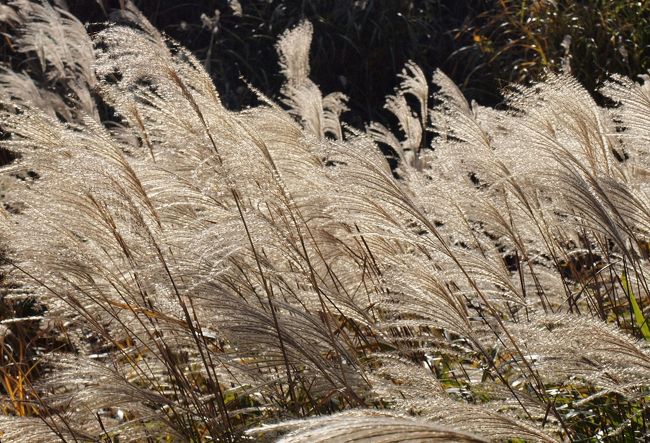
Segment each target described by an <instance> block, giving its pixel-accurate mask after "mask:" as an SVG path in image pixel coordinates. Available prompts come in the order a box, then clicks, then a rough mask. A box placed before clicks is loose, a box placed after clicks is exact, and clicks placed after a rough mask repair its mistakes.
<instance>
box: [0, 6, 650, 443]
mask: <svg viewBox="0 0 650 443" xmlns="http://www.w3.org/2000/svg"><path fill="white" fill-rule="evenodd" d="M6 8H9V9H5V8H3V9H2V10H3V11H5V12H6V11H10V12H11V14H7V16H6V18H7V17H8V18H7V20H10V23H11V25H12V27H13V29H14V31H13V32H14V34H13V35H15V36H18V37H16V39H15V41H16V44H17V45H19V50H20V51H23V52H25V53H26V54H27V55H30V56H33V57H35V58H33V59H32V61H33V62H34V61H36V60H37V61H38V63H37V64H30V65H27V66H28V69H26V71H25V72H16V71H13V70H11V69H9V68H5V69H4V70H3V71H2V74H1V75H0V85H2V88H1V89H0V98H1V101H2V114H1V117H0V124H1V127H2V130H3V132H4V133H5V134H6V137H5V138H4V139H3V140H2V142H1V146H2V147H3V148H4V149H7V150H9V151H11V152H12V153H14V155H15V156H16V159H15V160H14V161H13V163H11V164H10V165H8V166H7V167H5V168H4V169H3V171H2V186H3V187H4V189H6V192H5V196H4V200H3V208H4V209H3V211H2V217H1V218H0V220H1V223H2V232H3V241H4V243H5V250H6V260H5V263H4V264H3V268H4V271H5V274H6V276H5V278H4V279H3V302H4V303H5V305H7V306H12V307H14V308H15V307H16V306H18V304H19V303H23V302H25V301H29V303H35V304H36V305H38V306H39V307H40V309H41V311H42V312H41V314H42V315H39V316H38V317H37V318H34V317H27V318H24V317H21V316H20V314H19V311H18V310H16V309H13V310H9V311H8V313H7V314H5V313H3V319H2V321H1V323H0V325H1V327H0V334H2V335H1V336H0V345H2V348H1V349H2V358H3V366H2V370H1V372H2V374H1V375H2V376H3V384H2V386H1V388H2V398H1V401H2V412H3V415H0V432H1V433H2V440H3V441H7V442H10V441H25V442H27V441H29V442H34V441H43V442H49V441H53V440H57V439H59V440H63V441H118V440H119V441H120V442H123V441H197V442H198V441H227V442H234V441H245V440H264V439H266V440H272V439H276V438H282V439H284V440H283V441H291V442H294V441H384V442H391V441H403V440H409V439H410V440H411V441H421V440H425V441H486V440H491V441H507V440H516V439H518V440H524V441H549V442H550V441H562V440H580V439H587V438H599V439H610V440H617V439H618V440H627V441H629V440H633V439H643V438H644V436H646V434H647V432H648V430H647V425H646V423H647V419H648V418H650V417H648V411H647V409H646V400H647V399H648V397H649V395H650V393H649V392H648V387H649V386H650V352H649V350H648V347H647V345H646V340H648V339H650V332H649V331H650V329H648V327H647V325H646V323H645V318H647V315H648V306H649V302H650V297H649V295H650V294H649V292H648V290H649V289H648V283H647V279H646V278H645V275H646V273H647V272H649V271H650V269H649V268H648V253H649V246H648V245H649V244H650V243H649V241H650V237H649V235H650V204H649V203H650V200H649V197H650V195H649V189H648V184H647V183H648V176H649V173H650V171H649V166H650V163H649V157H648V153H649V151H648V141H649V140H650V132H649V129H648V128H649V127H650V126H649V125H648V124H647V123H648V120H650V84H648V83H647V82H646V83H643V84H637V83H635V82H633V81H631V80H629V79H626V78H623V77H615V78H612V80H611V81H610V83H609V84H608V85H607V86H605V87H604V88H603V90H602V91H600V92H601V93H602V94H604V95H606V96H608V97H610V98H611V101H612V103H614V104H615V105H614V106H613V107H612V108H610V109H604V108H601V107H598V106H597V105H596V103H595V102H594V101H593V99H592V98H591V96H590V95H589V93H588V92H587V91H585V90H584V89H583V88H582V87H581V86H580V85H579V84H577V83H576V82H575V81H574V80H573V79H572V78H571V77H569V76H568V75H559V76H549V77H548V78H547V79H546V81H545V82H543V83H539V84H536V85H534V86H532V87H519V86H513V87H512V88H511V89H510V90H509V91H508V106H506V107H505V108H504V109H503V110H498V111H497V110H494V109H491V108H483V107H480V106H477V105H476V104H469V103H468V102H467V101H466V100H465V98H464V97H463V95H462V94H461V93H460V91H459V89H458V88H457V87H456V86H455V85H454V84H453V83H452V82H451V81H450V80H449V79H448V78H447V77H446V76H445V75H444V74H442V73H441V72H436V73H435V74H434V75H433V79H432V80H433V84H435V85H436V87H437V88H438V89H437V91H436V92H435V93H431V92H430V91H429V85H428V82H427V77H426V75H425V74H424V73H423V72H422V71H421V69H420V68H419V67H418V66H416V65H415V64H413V63H409V64H407V65H406V67H405V69H404V72H403V74H402V76H401V78H402V81H403V82H402V85H401V86H400V88H398V90H397V91H396V92H395V95H394V96H391V97H389V98H388V100H387V105H386V108H387V109H388V110H389V111H391V112H392V113H394V114H395V116H396V118H397V120H398V121H399V123H400V131H399V133H396V134H395V133H391V132H390V131H389V130H388V129H386V128H385V127H383V126H381V125H379V124H373V125H370V126H369V127H368V128H367V130H366V131H360V130H356V129H353V128H351V127H348V126H346V125H345V124H341V122H340V121H339V115H340V112H341V110H342V109H343V108H344V106H345V97H344V96H343V95H342V94H330V95H327V96H323V95H322V94H321V92H320V90H319V88H318V86H317V85H316V84H315V83H313V82H312V81H311V80H309V60H308V54H309V45H310V39H311V35H312V32H313V31H312V27H311V25H310V24H309V23H307V22H304V23H302V24H301V25H299V26H298V27H296V28H294V29H292V30H289V31H287V32H286V33H285V34H284V35H283V36H282V37H281V39H280V41H279V42H278V44H277V49H278V52H279V55H280V60H281V62H282V66H281V70H282V72H283V73H284V75H285V76H286V84H285V86H284V88H283V89H282V94H283V103H282V104H283V106H285V108H286V109H285V108H282V107H280V106H279V105H278V104H275V103H273V102H271V101H270V100H268V99H266V98H265V97H263V96H260V97H259V100H260V103H261V105H259V106H257V107H255V108H250V109H246V110H244V111H241V112H232V111H229V110H227V109H226V108H224V107H223V106H222V104H221V102H220V99H219V94H218V93H217V90H216V89H215V87H214V85H213V84H212V82H211V80H210V77H209V75H208V74H207V73H206V72H205V71H204V69H203V67H202V65H201V63H199V62H198V61H197V60H196V59H195V58H194V56H193V55H192V54H190V53H189V52H188V51H186V50H185V49H183V48H182V47H179V46H178V45H177V44H176V43H174V42H173V41H170V40H169V39H167V38H165V37H164V36H162V35H161V34H159V33H158V32H157V31H156V30H155V29H154V28H153V27H152V26H151V25H150V24H149V23H148V22H147V21H146V20H145V19H144V18H143V16H142V15H141V14H140V13H139V12H138V11H137V10H136V9H135V8H133V7H132V6H129V5H127V6H126V7H125V9H124V11H123V15H124V17H123V19H124V20H128V22H129V23H130V25H128V26H127V25H122V26H117V25H110V24H109V25H106V26H105V28H104V29H103V30H102V31H100V32H98V33H96V34H94V35H93V36H92V37H89V36H88V35H87V34H86V33H85V31H84V29H83V26H81V25H80V24H79V23H78V22H77V21H76V20H75V19H74V18H72V17H71V16H70V15H68V14H66V13H65V12H63V11H61V10H58V9H56V8H53V7H51V6H49V5H48V4H46V3H43V4H41V3H36V2H31V1H28V0H15V1H13V2H10V3H9V5H8V6H7V7H6ZM106 114H110V115H111V116H112V118H111V120H110V121H106V119H105V118H102V117H101V116H102V115H106ZM427 134H429V135H430V136H431V137H427ZM429 138H433V141H432V143H430V144H429V143H428V142H427V140H428V139H429ZM379 146H382V147H383V148H384V149H385V150H386V149H387V150H388V151H390V152H392V154H391V155H393V156H394V157H395V161H396V162H397V168H396V169H391V168H390V167H389V164H388V161H387V159H386V157H385V156H384V155H383V154H382V153H381V151H380V149H379ZM26 322H31V323H29V324H30V325H32V326H30V327H31V328H32V330H33V331H34V334H41V335H39V340H40V338H42V337H47V338H48V341H49V343H51V344H56V345H51V346H49V347H48V346H44V345H42V344H41V345H39V346H38V347H35V345H34V346H32V345H31V344H30V345H29V346H30V349H29V352H21V351H20V349H19V345H18V344H16V343H24V340H23V341H18V342H17V341H16V340H15V338H16V337H17V335H16V334H17V332H18V331H19V329H18V328H19V327H23V328H24V326H22V325H24V324H26ZM34 325H37V326H34ZM20 331H23V332H21V333H23V335H24V331H25V329H21V330H20ZM41 341H42V340H40V341H39V343H41Z"/></svg>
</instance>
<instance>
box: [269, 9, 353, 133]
mask: <svg viewBox="0 0 650 443" xmlns="http://www.w3.org/2000/svg"><path fill="white" fill-rule="evenodd" d="M313 33H314V27H313V25H312V24H311V23H310V22H309V21H303V22H301V23H300V24H298V25H297V26H296V27H295V28H293V29H291V30H287V31H285V33H284V34H282V35H281V36H280V39H279V40H278V43H277V45H276V49H277V51H278V56H279V58H280V68H281V71H282V74H283V75H284V77H285V78H286V80H287V81H286V83H285V84H284V85H283V87H282V94H283V96H284V99H283V102H284V103H285V104H286V105H287V106H288V107H289V112H290V113H291V114H292V115H294V116H296V117H297V118H299V119H300V120H301V121H302V123H303V125H304V127H305V128H306V129H307V130H308V131H309V132H311V133H312V134H314V135H316V136H317V137H319V138H323V137H324V136H325V134H330V135H331V136H334V137H336V138H338V139H342V138H343V132H342V129H341V123H340V115H341V113H342V112H344V111H347V110H348V108H347V106H346V102H347V97H346V96H345V95H344V94H342V93H341V92H332V93H330V94H328V95H326V96H324V97H323V95H322V93H321V91H320V89H319V88H318V86H317V85H316V84H315V83H314V82H313V81H311V80H310V79H309V48H310V46H311V40H312V36H313Z"/></svg>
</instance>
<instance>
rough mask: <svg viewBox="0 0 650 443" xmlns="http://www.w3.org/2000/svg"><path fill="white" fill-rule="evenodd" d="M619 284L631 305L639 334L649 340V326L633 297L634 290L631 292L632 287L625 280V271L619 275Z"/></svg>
mask: <svg viewBox="0 0 650 443" xmlns="http://www.w3.org/2000/svg"><path fill="white" fill-rule="evenodd" d="M621 285H622V286H623V290H624V291H625V294H627V298H628V299H629V300H630V305H631V306H632V312H634V319H635V320H636V325H637V326H638V327H639V329H640V330H641V335H642V336H643V338H644V339H646V340H647V341H650V327H648V322H647V321H646V319H645V317H644V316H643V312H642V311H641V308H640V307H639V304H638V303H637V302H636V297H634V292H632V288H631V287H630V284H629V282H628V281H627V275H626V274H625V272H623V274H622V275H621Z"/></svg>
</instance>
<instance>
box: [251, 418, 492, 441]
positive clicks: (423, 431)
mask: <svg viewBox="0 0 650 443" xmlns="http://www.w3.org/2000/svg"><path fill="white" fill-rule="evenodd" d="M295 428H297V429H296V430H295V431H293V432H291V433H290V434H288V435H286V436H284V437H282V438H280V439H279V440H278V441H280V442H283V443H290V442H293V443H298V442H307V441H315V442H327V441H340V442H370V441H377V442H385V443H388V442H400V441H431V442H437V441H440V442H446V441H457V442H467V443H469V442H472V443H475V442H476V443H478V442H486V441H489V440H487V439H484V438H481V437H479V436H477V435H472V434H468V433H464V432H459V431H455V430H452V429H449V428H445V427H442V426H437V425H434V424H432V423H430V422H427V421H424V420H417V419H414V418H412V417H403V416H399V415H393V414H389V413H379V412H376V411H372V410H361V411H355V412H346V413H340V414H337V415H333V416H330V417H321V418H316V419H311V420H304V421H294V422H286V423H281V424H279V425H275V426H274V425H270V426H264V427H262V428H258V429H253V430H251V433H252V434H253V435H259V436H264V435H265V434H268V433H273V432H277V431H278V430H286V429H295Z"/></svg>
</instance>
